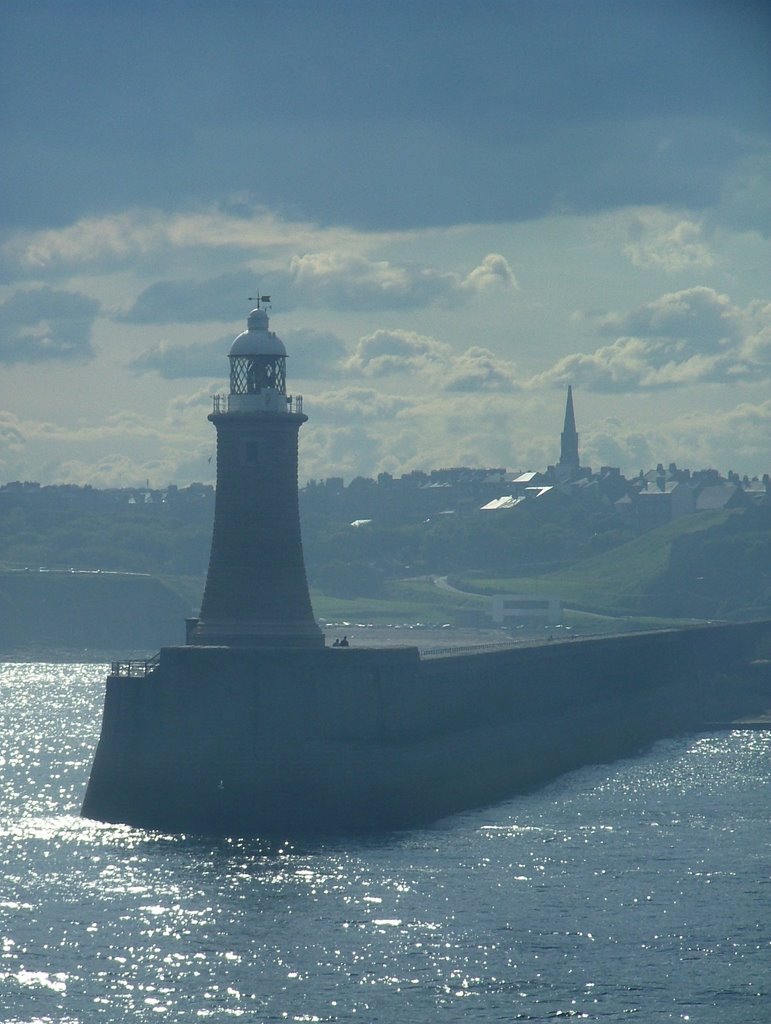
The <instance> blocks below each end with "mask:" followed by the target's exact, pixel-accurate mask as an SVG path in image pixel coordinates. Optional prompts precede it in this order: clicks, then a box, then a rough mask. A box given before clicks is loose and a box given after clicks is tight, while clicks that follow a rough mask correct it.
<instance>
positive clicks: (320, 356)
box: [281, 328, 347, 380]
mask: <svg viewBox="0 0 771 1024" xmlns="http://www.w3.org/2000/svg"><path fill="white" fill-rule="evenodd" d="M281 338H282V341H283V342H284V344H285V345H286V350H287V354H288V356H289V364H288V371H287V372H288V374H289V375H290V377H291V379H293V380H294V379H298V378H299V379H302V380H309V379H313V380H320V379H326V378H331V377H335V376H336V375H337V374H338V373H339V372H340V367H341V364H342V361H343V359H344V358H345V356H346V354H347V352H346V347H345V344H344V342H343V341H342V340H341V338H339V337H338V336H337V335H336V334H334V333H333V332H332V331H316V330H313V329H312V328H302V329H300V330H297V331H286V332H285V333H282V335H281Z"/></svg>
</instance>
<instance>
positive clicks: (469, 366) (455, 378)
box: [443, 347, 518, 392]
mask: <svg viewBox="0 0 771 1024" xmlns="http://www.w3.org/2000/svg"><path fill="white" fill-rule="evenodd" d="M443 387H444V390H445V391H463V392H471V391H512V390H515V389H516V388H517V387H518V385H517V381H516V378H515V375H514V364H513V363H508V362H506V361H504V360H502V359H499V358H498V357H497V356H496V355H494V354H493V353H492V352H491V351H490V350H489V349H486V348H477V347H472V348H469V349H466V351H465V352H464V353H463V354H462V355H460V356H456V357H454V358H453V360H452V364H451V367H450V370H449V373H448V375H447V376H446V378H445V380H444V385H443Z"/></svg>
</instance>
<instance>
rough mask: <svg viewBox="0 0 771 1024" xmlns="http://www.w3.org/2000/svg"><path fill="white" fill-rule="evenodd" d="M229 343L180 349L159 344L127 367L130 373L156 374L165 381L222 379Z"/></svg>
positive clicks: (206, 343) (224, 340)
mask: <svg viewBox="0 0 771 1024" xmlns="http://www.w3.org/2000/svg"><path fill="white" fill-rule="evenodd" d="M232 343H233V338H232V337H230V336H226V337H223V338H218V339H217V340H216V341H204V342H189V343H188V344H184V345H181V344H179V343H172V342H169V341H159V342H158V344H157V345H153V346H152V348H148V349H146V350H145V351H144V352H142V353H141V354H140V355H138V356H136V358H134V359H132V360H131V361H130V362H129V363H128V364H127V365H128V368H129V369H130V370H131V371H132V372H133V373H137V374H141V373H157V374H158V375H159V376H161V377H163V378H164V379H165V380H178V379H180V378H184V377H217V376H220V377H223V376H226V375H227V372H228V369H227V360H226V356H227V352H228V349H229V348H230V346H231V345H232Z"/></svg>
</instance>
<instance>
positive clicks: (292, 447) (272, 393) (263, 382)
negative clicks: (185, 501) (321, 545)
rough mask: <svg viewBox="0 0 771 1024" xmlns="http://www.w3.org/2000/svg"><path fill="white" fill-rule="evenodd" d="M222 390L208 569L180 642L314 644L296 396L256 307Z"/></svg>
mask: <svg viewBox="0 0 771 1024" xmlns="http://www.w3.org/2000/svg"><path fill="white" fill-rule="evenodd" d="M228 359H229V361H230V393H229V394H227V395H215V396H214V407H213V409H212V412H211V414H210V416H209V419H210V420H211V422H212V423H213V424H214V426H215V428H216V430H217V492H216V500H215V506H214V529H213V533H212V543H211V554H210V557H209V569H208V573H207V577H206V587H205V589H204V595H203V601H202V603H201V611H200V616H199V618H198V620H197V621H193V622H191V623H190V624H189V625H190V628H189V630H188V644H194V645H217V646H227V647H259V648H265V647H271V648H276V647H304V648H308V647H323V646H324V637H323V634H322V632H321V630H320V629H319V627H318V625H317V623H316V621H315V619H314V617H313V609H312V608H311V602H310V596H309V593H308V581H307V578H306V575H305V563H304V560H303V551H302V539H301V534H300V513H299V505H298V498H297V451H298V438H299V431H300V427H301V426H302V424H303V423H305V422H306V420H307V419H308V417H307V416H306V415H305V414H304V413H303V411H302V397H301V396H291V395H287V393H286V359H287V353H286V348H285V347H284V343H283V342H282V341H281V339H280V338H279V337H278V336H277V335H276V334H275V333H274V332H273V331H271V330H269V319H268V314H267V311H266V310H265V308H263V307H262V306H261V305H260V302H259V300H258V305H257V308H256V309H253V310H252V312H251V313H250V314H249V318H248V321H247V330H245V331H244V332H243V333H242V334H239V335H238V337H237V338H236V339H235V341H234V342H233V344H232V345H231V346H230V351H229V353H228Z"/></svg>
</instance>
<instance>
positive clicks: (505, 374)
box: [344, 330, 518, 393]
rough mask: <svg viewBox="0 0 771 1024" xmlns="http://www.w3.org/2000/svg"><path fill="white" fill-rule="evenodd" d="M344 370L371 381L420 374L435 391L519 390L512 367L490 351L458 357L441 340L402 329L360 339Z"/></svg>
mask: <svg viewBox="0 0 771 1024" xmlns="http://www.w3.org/2000/svg"><path fill="white" fill-rule="evenodd" d="M344 368H345V369H346V370H347V371H349V372H353V373H361V374H362V375H364V376H366V377H374V378H384V377H396V376H398V375H400V374H408V375H410V376H415V375H416V374H420V375H421V376H423V377H425V379H426V386H427V387H429V388H430V389H431V390H432V391H434V392H435V391H450V392H452V391H458V392H467V393H469V392H475V391H501V390H503V391H511V390H514V389H516V388H517V387H518V384H517V382H516V377H515V372H514V364H513V363H510V362H507V361H506V360H503V359H499V358H498V356H496V355H495V354H494V353H493V352H491V351H490V350H489V349H486V348H480V347H478V346H472V347H471V348H468V349H466V350H465V352H462V353H461V354H460V355H458V354H456V353H455V352H454V351H453V350H452V349H451V347H450V346H449V345H447V344H446V343H445V342H443V341H438V340H437V339H436V338H432V337H430V336H428V335H423V334H416V333H414V332H413V331H404V330H393V331H385V330H380V331H375V332H374V334H370V335H367V336H366V337H364V338H361V339H360V340H359V343H358V344H357V346H356V348H355V350H354V352H353V355H351V357H350V358H349V359H348V360H347V361H346V363H345V364H344Z"/></svg>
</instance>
